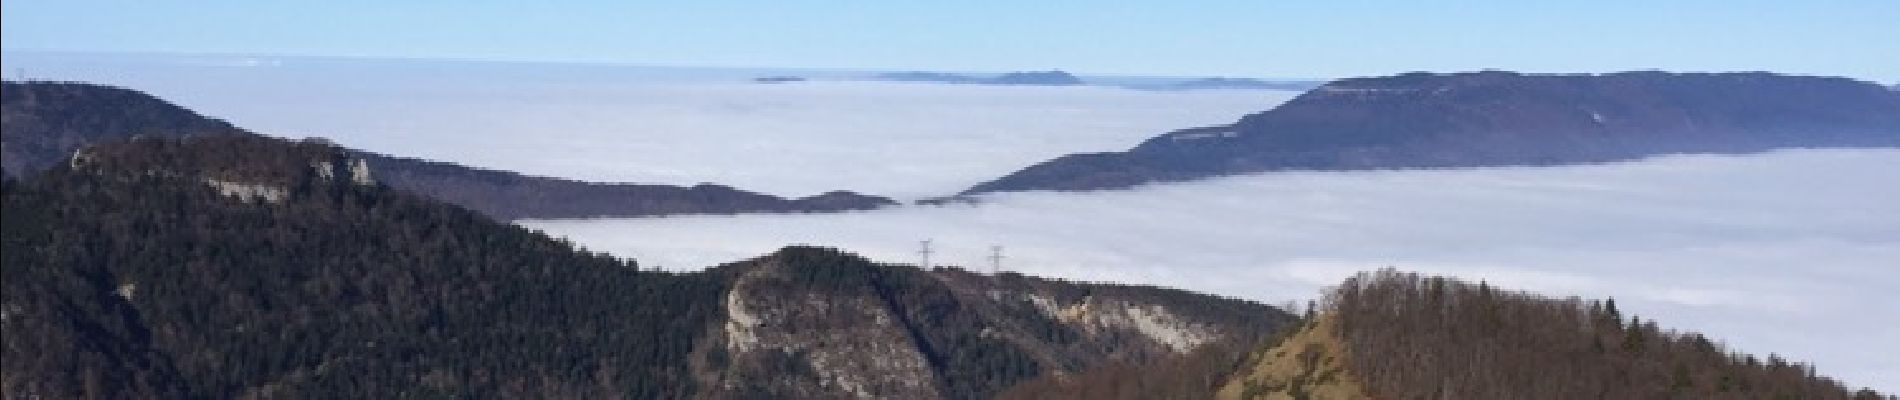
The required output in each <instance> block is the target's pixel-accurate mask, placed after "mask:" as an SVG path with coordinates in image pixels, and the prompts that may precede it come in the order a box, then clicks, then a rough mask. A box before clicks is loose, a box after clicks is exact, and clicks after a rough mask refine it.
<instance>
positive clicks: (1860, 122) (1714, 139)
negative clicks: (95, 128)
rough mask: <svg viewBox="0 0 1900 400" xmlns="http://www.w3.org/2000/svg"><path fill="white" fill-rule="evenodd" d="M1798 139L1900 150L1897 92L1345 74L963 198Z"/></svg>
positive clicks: (1680, 78)
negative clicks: (1217, 119)
mask: <svg viewBox="0 0 1900 400" xmlns="http://www.w3.org/2000/svg"><path fill="white" fill-rule="evenodd" d="M1790 147H1900V95H1896V94H1895V93H1894V92H1892V91H1889V90H1883V89H1882V88H1881V87H1880V86H1878V85H1875V84H1873V83H1869V82H1863V81H1856V80H1851V79H1847V78H1833V77H1809V76H1789V75H1777V74H1772V73H1759V72H1752V73H1667V72H1654V71H1642V72H1623V73H1614V74H1600V75H1543V74H1519V73H1513V72H1503V71H1486V72H1473V73H1456V74H1431V73H1411V74H1403V75H1397V76H1389V77H1375V78H1351V79H1341V80H1335V81H1333V82H1330V83H1327V84H1326V85H1322V86H1320V87H1319V88H1316V89H1313V90H1311V91H1308V92H1306V93H1304V94H1301V95H1300V96H1298V97H1295V98H1294V99H1293V100H1290V101H1288V102H1286V103H1284V104H1281V105H1280V106H1278V107H1275V108H1274V109H1272V110H1268V111H1264V112H1260V113H1255V114H1251V115H1248V116H1245V117H1242V118H1241V119H1240V120H1239V121H1237V122H1235V123H1233V124H1229V125H1221V126H1212V127H1202V128H1190V129H1182V130H1178V131H1174V132H1169V133H1166V134H1163V135H1160V136H1156V137H1153V138H1150V139H1147V140H1145V141H1143V142H1141V143H1140V144H1139V145H1137V146H1135V147H1134V148H1131V149H1129V150H1127V151H1121V152H1095V153H1075V154H1070V155H1065V156H1061V157H1058V158H1055V159H1051V160H1048V161H1044V162H1041V163H1038V164H1035V165H1032V166H1029V167H1026V168H1023V169H1022V170H1019V171H1016V172H1014V173H1011V174H1008V175H1005V176H1003V177H999V178H997V179H994V180H991V181H987V182H983V183H980V184H977V185H975V186H972V187H971V188H969V189H967V190H964V191H963V192H961V193H960V195H962V196H969V195H977V194H982V193H991V192H1005V191H1024V190H1060V191H1086V190H1100V189H1119V188H1127V187H1132V186H1136V185H1141V184H1146V183H1153V182H1172V181H1185V180H1194V179H1201V178H1207V177H1214V176H1223V175H1236V174H1248V173H1258V172H1268V171H1276V170H1371V169H1407V168H1461V167H1480V166H1536V165H1562V164H1576V163H1592V162H1607V161H1620V160H1629V159H1637V158H1642V157H1647V156H1653V155H1661V154H1676V153H1752V152H1760V151H1767V150H1773V149H1779V148H1790Z"/></svg>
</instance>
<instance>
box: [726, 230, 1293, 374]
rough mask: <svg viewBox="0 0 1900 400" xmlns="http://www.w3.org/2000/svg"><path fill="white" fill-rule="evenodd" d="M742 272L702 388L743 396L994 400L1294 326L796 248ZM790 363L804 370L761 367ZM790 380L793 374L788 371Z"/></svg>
mask: <svg viewBox="0 0 1900 400" xmlns="http://www.w3.org/2000/svg"><path fill="white" fill-rule="evenodd" d="M722 268H736V269H739V270H742V271H743V272H739V275H738V277H737V278H736V279H735V281H734V282H733V283H732V290H731V291H729V292H727V294H726V301H725V310H726V315H727V316H728V319H727V320H726V323H725V326H724V327H723V329H722V331H721V332H717V333H716V334H715V335H713V337H712V338H711V340H709V341H708V346H709V350H711V351H712V353H710V354H712V355H711V356H709V357H708V359H707V360H702V361H701V363H702V364H703V365H708V366H711V368H709V370H710V371H709V372H710V373H709V374H703V375H706V376H712V377H715V378H712V379H708V381H707V382H705V383H703V384H702V385H703V386H705V387H708V388H709V390H710V391H711V392H710V393H712V394H714V395H717V396H721V397H723V396H731V397H739V398H755V397H769V398H839V397H853V398H989V397H990V396H991V395H993V394H994V393H996V392H998V391H1000V390H1002V389H1003V388H1006V387H1009V386H1011V385H1014V384H1016V383H1017V382H1020V381H1023V380H1027V379H1030V378H1034V377H1036V376H1040V375H1045V374H1051V373H1066V372H1072V371H1078V370H1082V369H1086V368H1089V367H1093V366H1097V365H1102V364H1106V363H1113V362H1132V363H1146V362H1149V361H1152V360H1160V359H1165V358H1169V357H1173V356H1175V355H1178V354H1183V353H1187V352H1190V351H1193V350H1195V349H1198V348H1201V347H1203V346H1209V345H1213V344H1216V343H1226V342H1240V343H1249V342H1251V341H1253V340H1256V339H1258V338H1259V337H1261V336H1263V335H1266V334H1268V333H1270V332H1272V331H1274V330H1277V329H1278V328H1279V327H1281V326H1283V325H1284V324H1285V322H1286V321H1288V320H1289V319H1290V318H1289V317H1288V316H1287V315H1286V314H1284V313H1281V312H1279V311H1277V310H1274V309H1272V308H1269V307H1266V306H1262V305H1259V304H1254V303H1249V302H1243V301H1236V300H1228V299H1220V298H1215V297H1210V296H1204V295H1195V294H1191V293H1187V292H1182V291H1177V290H1168V289H1159V288H1148V287H1133V286H1116V285H1093V284H1075V283H1068V282H1062V281H1053V280H1044V279H1037V278H1031V277H1025V276H1021V275H1014V274H1002V275H994V276H990V275H978V274H973V273H969V272H965V271H962V270H958V269H950V268H940V269H935V270H931V271H923V270H918V269H915V268H908V267H893V266H884V265H877V264H873V263H870V262H868V261H866V260H864V259H862V258H858V257H856V256H851V255H848V254H843V253H839V252H837V251H833V250H824V249H810V248H788V249H786V250H783V251H780V252H778V253H775V254H773V255H771V256H768V257H764V258H760V259H756V260H752V261H748V262H744V263H739V264H734V265H730V266H727V267H722ZM774 365H780V366H784V365H789V366H792V367H791V368H780V369H769V368H767V369H762V368H761V367H762V366H774ZM788 371H789V373H788Z"/></svg>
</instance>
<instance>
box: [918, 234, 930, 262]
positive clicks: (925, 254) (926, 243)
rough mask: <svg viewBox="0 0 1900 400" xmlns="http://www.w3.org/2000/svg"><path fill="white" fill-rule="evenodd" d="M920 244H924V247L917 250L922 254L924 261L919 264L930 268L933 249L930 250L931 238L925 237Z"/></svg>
mask: <svg viewBox="0 0 1900 400" xmlns="http://www.w3.org/2000/svg"><path fill="white" fill-rule="evenodd" d="M919 244H921V245H922V248H920V249H918V250H917V254H918V255H920V256H923V262H922V263H919V264H918V265H920V266H922V267H923V268H925V269H929V268H930V253H932V251H931V250H930V239H924V241H922V242H919Z"/></svg>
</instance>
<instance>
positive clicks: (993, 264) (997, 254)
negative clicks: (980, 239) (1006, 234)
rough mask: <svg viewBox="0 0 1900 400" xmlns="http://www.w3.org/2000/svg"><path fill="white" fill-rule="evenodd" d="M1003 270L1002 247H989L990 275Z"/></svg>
mask: <svg viewBox="0 0 1900 400" xmlns="http://www.w3.org/2000/svg"><path fill="white" fill-rule="evenodd" d="M1002 270H1003V246H990V273H991V274H995V273H997V272H998V271H1002Z"/></svg>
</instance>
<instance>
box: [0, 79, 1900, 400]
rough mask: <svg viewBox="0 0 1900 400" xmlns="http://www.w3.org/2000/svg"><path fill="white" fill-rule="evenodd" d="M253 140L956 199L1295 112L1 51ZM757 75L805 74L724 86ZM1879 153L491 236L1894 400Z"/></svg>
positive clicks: (1059, 90)
mask: <svg viewBox="0 0 1900 400" xmlns="http://www.w3.org/2000/svg"><path fill="white" fill-rule="evenodd" d="M5 60H6V67H7V68H9V70H11V69H13V68H31V71H32V72H30V73H31V74H36V75H39V77H40V78H42V79H71V80H87V81H94V82H104V83H111V84H119V85H125V86H128V87H132V88H136V89H141V90H145V91H148V92H151V93H154V94H157V95H159V96H161V97H165V98H167V99H169V100H173V101H176V102H178V103H180V104H182V105H185V106H188V107H192V108H194V109H197V110H199V111H200V112H203V113H206V114H209V115H212V116H216V117H221V118H226V119H228V120H231V121H232V122H234V123H237V124H238V125H240V126H244V127H247V128H251V129H253V130H256V131H258V132H260V133H265V134H270V135H277V136H285V137H304V136H324V137H330V138H333V139H335V140H336V141H338V142H339V143H342V144H344V145H348V146H352V147H357V148H363V149H367V150H372V151H379V152H386V153H391V154H396V155H403V156H412V157H423V158H431V159H438V160H445V161H452V162H458V163H464V164H470V165H476V166H482V167H489V168H501V169H509V170H517V171H522V172H526V173H530V174H537V175H549V176H560V177H568V178H578V179H587V180H596V181H635V182H656V183H674V184H693V183H698V182H716V183H722V184H729V185H733V186H736V187H740V188H746V189H753V190H758V191H763V192H767V193H773V194H779V195H792V196H802V195H809V194H814V193H818V192H821V191H825V190H832V189H851V190H859V191H863V192H868V193H873V194H884V195H892V196H896V197H899V198H903V199H915V198H922V197H930V196H938V195H944V194H949V193H953V192H955V191H958V190H961V189H963V188H965V187H967V186H969V185H971V184H974V183H976V182H980V181H982V180H986V179H991V178H994V177H997V176H1000V175H1002V174H1004V173H1007V172H1010V171H1013V170H1015V169H1018V168H1021V167H1023V166H1026V165H1029V164H1032V163H1035V162H1038V161H1042V160H1045V159H1048V158H1050V157H1053V156H1056V155H1060V154H1064V153H1070V152H1078V151H1109V150H1120V149H1125V148H1127V147H1129V146H1132V145H1133V144H1135V143H1136V142H1138V141H1140V140H1142V139H1145V138H1147V137H1150V136H1153V135H1155V134H1159V133H1162V132H1165V131H1168V130H1171V129H1177V128H1185V127H1193V126H1204V125H1211V124H1221V123H1226V122H1230V121H1232V120H1234V119H1235V118H1238V117H1239V116H1241V115H1244V114H1246V113H1250V112H1256V111H1260V110H1264V109H1267V108H1270V107H1272V106H1273V105H1275V104H1278V103H1280V102H1283V101H1285V100H1286V99H1288V98H1290V97H1291V96H1292V95H1293V94H1292V93H1287V92H1276V91H1252V90H1217V91H1185V92H1156V91H1137V90H1126V89H1118V88H1110V87H994V86H962V85H931V84H898V83H877V82H852V81H847V80H844V79H835V78H837V77H840V76H845V75H848V74H844V73H840V72H835V71H833V72H827V71H788V70H769V71H768V70H730V69H727V70H716V69H677V68H610V67H583V66H561V65H540V64H524V65H516V64H483V63H430V62H401V61H388V60H382V61H374V62H371V61H364V60H334V59H306V58H274V57H238V58H230V57H152V56H113V57H100V56H74V55H59V54H53V55H47V54H26V55H24V56H22V55H18V54H14V53H9V54H8V55H7V56H6V58H5ZM764 75H806V76H814V77H820V78H824V77H831V78H832V79H825V80H822V81H819V82H807V83H797V84H785V85H760V84H751V83H748V82H747V80H748V79H750V77H753V76H764ZM1896 174H1900V150H1796V151H1782V152H1774V153H1768V154H1761V155H1748V156H1673V157H1663V158H1656V159H1651V160H1645V161H1638V162H1627V163H1615V164H1605V165H1587V166H1570V167H1546V168H1486V169H1468V170H1445V171H1380V172H1294V173H1278V174H1264V175H1254V176H1240V177H1229V178H1222V179H1215V180H1209V181H1202V182H1192V183H1181V184H1168V185H1156V186H1149V187H1143V188H1139V189H1137V190H1130V191H1114V192H1098V193H1011V194H1001V195H995V196H989V197H986V198H984V201H983V202H982V203H981V204H977V205H955V206H944V207H918V206H911V207H901V208H894V209H886V210H877V211H869V212H854V213H844V214H812V215H741V216H689V217H667V218H644V219H615V220H562V221H517V222H518V223H520V224H521V225H524V226H527V227H530V228H535V229H541V230H544V231H547V232H549V233H551V234H554V235H558V236H563V237H567V238H570V239H572V240H574V241H576V242H577V243H579V244H582V245H584V246H586V247H588V248H589V249H592V250H599V251H607V252H611V253H614V254H618V255H621V256H627V257H633V258H636V259H638V260H639V261H640V262H641V263H642V265H644V266H646V267H649V268H651V267H660V268H665V269H670V270H682V271H684V270H695V269H699V268H704V267H706V266H710V265H715V264H719V263H724V262H730V261H735V260H741V259H745V258H750V257H755V256H758V255H761V254H765V253H768V252H770V251H773V250H775V249H777V248H779V247H782V246H784V245H786V244H793V243H801V244H813V245H823V246H834V247H839V248H843V249H847V250H850V251H853V252H857V253H860V254H863V255H865V256H867V257H870V258H873V259H876V260H879V261H885V262H894V263H915V262H917V259H918V255H917V254H916V250H917V248H918V241H920V240H924V239H931V240H933V241H934V243H935V250H936V251H937V255H936V256H935V257H934V260H935V262H936V263H939V264H949V265H960V266H966V267H969V268H972V269H976V270H987V269H988V266H989V261H988V260H987V259H986V258H985V257H987V256H988V255H989V254H990V247H991V246H1003V247H1004V255H1005V256H1006V258H1005V259H1004V260H1003V268H1004V269H1007V270H1010V271H1015V272H1022V273H1028V274H1034V275H1042V276H1051V277H1058V278H1066V279H1073V280H1085V281H1109V282H1122V283H1135V284H1149V285H1162V286H1172V287H1179V288H1184V289H1190V290H1195V291H1201V292H1207V293H1214V294H1219V295H1224V296H1232V297H1238V298H1245V299H1252V300H1258V301H1262V302H1268V303H1275V304H1278V303H1283V302H1289V301H1291V302H1301V303H1303V302H1304V300H1305V299H1310V298H1313V297H1315V296H1316V295H1318V294H1319V293H1320V291H1321V290H1323V288H1324V287H1326V286H1327V285H1330V284H1333V283H1336V282H1338V281H1339V280H1340V279H1342V278H1344V277H1346V276H1348V275H1350V274H1352V273H1355V272H1358V271H1366V270H1373V269H1377V268H1382V267H1388V266H1390V267H1396V268H1400V269H1405V270H1413V271H1421V272H1427V273H1435V274H1444V275H1451V276H1457V277H1461V278H1465V279H1471V280H1480V279H1482V280H1486V281H1488V282H1491V283H1493V284H1495V285H1498V286H1502V287H1509V288H1518V289H1524V290H1534V291H1538V292H1542V293H1547V294H1551V295H1556V296H1568V295H1576V296H1584V297H1590V298H1602V297H1611V296H1614V297H1615V298H1616V299H1617V300H1618V303H1619V305H1621V306H1622V307H1623V308H1624V309H1625V310H1627V312H1628V313H1634V314H1639V315H1641V316H1643V317H1645V318H1654V319H1658V320H1660V321H1661V324H1662V325H1663V326H1667V327H1674V328H1682V329H1692V330H1697V331H1702V332H1706V333H1708V334H1710V335H1711V336H1713V337H1715V338H1718V339H1721V340H1723V341H1725V342H1727V343H1728V344H1730V345H1731V346H1733V347H1734V348H1736V349H1738V350H1742V351H1748V352H1754V353H1757V354H1765V353H1767V352H1771V351H1772V352H1778V353H1779V354H1781V355H1783V356H1785V357H1787V358H1790V359H1795V360H1806V361H1812V362H1815V363H1816V364H1818V367H1819V371H1821V372H1822V373H1824V374H1828V375H1830V376H1836V377H1840V378H1843V379H1845V380H1846V381H1847V382H1848V383H1849V384H1851V385H1866V386H1874V387H1878V388H1883V389H1885V390H1889V391H1896V390H1900V358H1896V357H1893V356H1892V354H1894V353H1896V352H1900V347H1896V345H1895V344H1896V343H1900V313H1896V312H1895V311H1896V310H1900V296H1894V295H1893V288H1894V287H1896V286H1900V175H1896Z"/></svg>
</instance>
